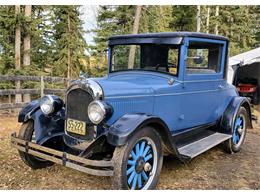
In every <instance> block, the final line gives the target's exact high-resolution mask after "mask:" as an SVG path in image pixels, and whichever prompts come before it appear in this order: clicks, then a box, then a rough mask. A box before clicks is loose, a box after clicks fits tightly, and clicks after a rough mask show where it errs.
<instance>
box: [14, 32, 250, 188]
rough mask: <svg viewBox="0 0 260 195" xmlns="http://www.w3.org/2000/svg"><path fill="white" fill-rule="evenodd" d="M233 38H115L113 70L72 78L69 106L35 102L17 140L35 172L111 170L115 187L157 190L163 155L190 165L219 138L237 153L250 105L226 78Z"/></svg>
mask: <svg viewBox="0 0 260 195" xmlns="http://www.w3.org/2000/svg"><path fill="white" fill-rule="evenodd" d="M228 43H229V42H228V39H227V38H225V37H223V36H216V35H210V34H203V33H190V32H174V33H152V34H137V35H120V36H113V37H111V38H110V39H109V41H108V46H109V50H108V67H109V68H108V75H107V76H106V77H102V78H86V77H84V76H82V77H81V78H79V79H78V80H75V81H73V82H71V84H70V86H69V87H68V89H67V91H66V95H65V103H64V102H63V100H62V99H61V98H59V97H57V96H54V95H46V96H44V97H43V98H41V99H40V100H35V101H32V102H31V103H30V104H29V105H28V106H26V107H25V108H23V109H22V110H21V112H20V114H19V118H18V121H19V122H21V123H22V126H21V129H20V131H19V134H18V135H16V134H15V133H14V134H12V137H11V142H12V145H13V146H14V147H16V148H17V149H18V150H19V154H20V156H21V158H22V160H23V161H24V162H25V163H26V164H27V165H29V166H30V167H31V168H33V169H37V168H44V167H47V166H50V165H52V164H53V163H58V164H61V165H64V166H67V167H70V168H73V169H76V170H79V171H83V172H86V173H88V174H93V175H99V176H112V177H113V186H114V188H115V189H154V188H155V187H156V184H157V182H158V179H159V175H160V171H161V168H162V164H163V156H165V155H174V156H176V157H177V158H179V159H180V160H181V161H182V162H186V161H188V160H190V159H192V158H194V157H196V156H197V155H199V154H201V153H203V152H205V151H207V150H209V149H210V148H212V147H214V146H216V145H218V144H220V143H222V144H223V146H224V148H225V150H226V151H228V152H229V153H234V152H238V151H239V150H240V149H241V147H242V144H243V142H244V140H245V135H246V129H247V127H250V126H251V125H252V124H251V111H250V104H249V102H248V100H247V99H246V98H244V97H240V96H239V95H238V92H237V91H236V88H235V87H234V86H232V85H229V84H228V83H227V82H226V75H227V59H228Z"/></svg>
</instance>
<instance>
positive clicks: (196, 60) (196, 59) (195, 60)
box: [193, 56, 204, 64]
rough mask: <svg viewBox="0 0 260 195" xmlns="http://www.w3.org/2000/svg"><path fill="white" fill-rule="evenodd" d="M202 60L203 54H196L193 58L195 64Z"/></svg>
mask: <svg viewBox="0 0 260 195" xmlns="http://www.w3.org/2000/svg"><path fill="white" fill-rule="evenodd" d="M203 61H204V58H203V56H196V57H194V58H193V62H194V63H195V64H202V62H203Z"/></svg>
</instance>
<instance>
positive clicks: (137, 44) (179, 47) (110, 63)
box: [108, 42, 181, 77]
mask: <svg viewBox="0 0 260 195" xmlns="http://www.w3.org/2000/svg"><path fill="white" fill-rule="evenodd" d="M149 44H151V45H154V44H153V43H143V44H142V43H136V42H135V43H127V44H114V45H111V44H110V45H109V49H108V51H109V58H108V59H109V62H108V63H109V68H108V73H109V74H112V73H118V72H129V71H131V72H132V71H145V72H154V73H162V74H166V75H170V76H173V77H178V76H179V72H180V60H181V59H180V55H181V44H165V43H163V44H156V45H168V46H171V45H174V46H175V47H177V48H176V49H177V50H178V60H177V64H176V68H177V72H176V74H172V73H170V72H166V71H160V70H147V69H134V68H133V69H127V70H112V66H113V64H112V60H113V48H114V46H118V45H136V46H141V45H149Z"/></svg>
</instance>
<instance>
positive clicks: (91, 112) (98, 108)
mask: <svg viewBox="0 0 260 195" xmlns="http://www.w3.org/2000/svg"><path fill="white" fill-rule="evenodd" d="M111 114H112V108H111V106H109V105H108V104H106V103H105V102H102V101H99V100H95V101H93V102H91V103H90V104H89V106H88V117H89V119H90V120H91V122H92V123H94V124H96V125H97V124H99V123H101V122H102V121H103V120H104V119H105V118H107V117H109V116H111Z"/></svg>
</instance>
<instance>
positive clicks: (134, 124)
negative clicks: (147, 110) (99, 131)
mask: <svg viewBox="0 0 260 195" xmlns="http://www.w3.org/2000/svg"><path fill="white" fill-rule="evenodd" d="M144 126H152V127H154V128H155V129H156V131H157V132H158V133H159V134H160V136H161V138H162V141H163V145H164V146H166V148H167V150H168V151H171V153H173V154H175V155H177V156H178V157H179V158H182V157H181V156H180V154H179V152H178V150H177V147H176V144H175V143H174V140H173V139H172V135H171V132H170V130H169V128H168V126H167V125H166V124H165V123H164V121H163V120H162V119H160V118H159V117H157V116H154V115H147V114H140V113H137V114H125V115H124V116H122V117H121V118H120V119H118V120H117V121H116V122H115V123H114V124H113V125H112V126H111V127H110V128H109V129H108V132H107V141H108V143H109V144H111V145H113V146H121V145H124V144H126V143H127V141H128V139H129V138H130V137H131V135H133V133H134V132H135V131H138V129H140V128H142V127H144Z"/></svg>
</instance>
